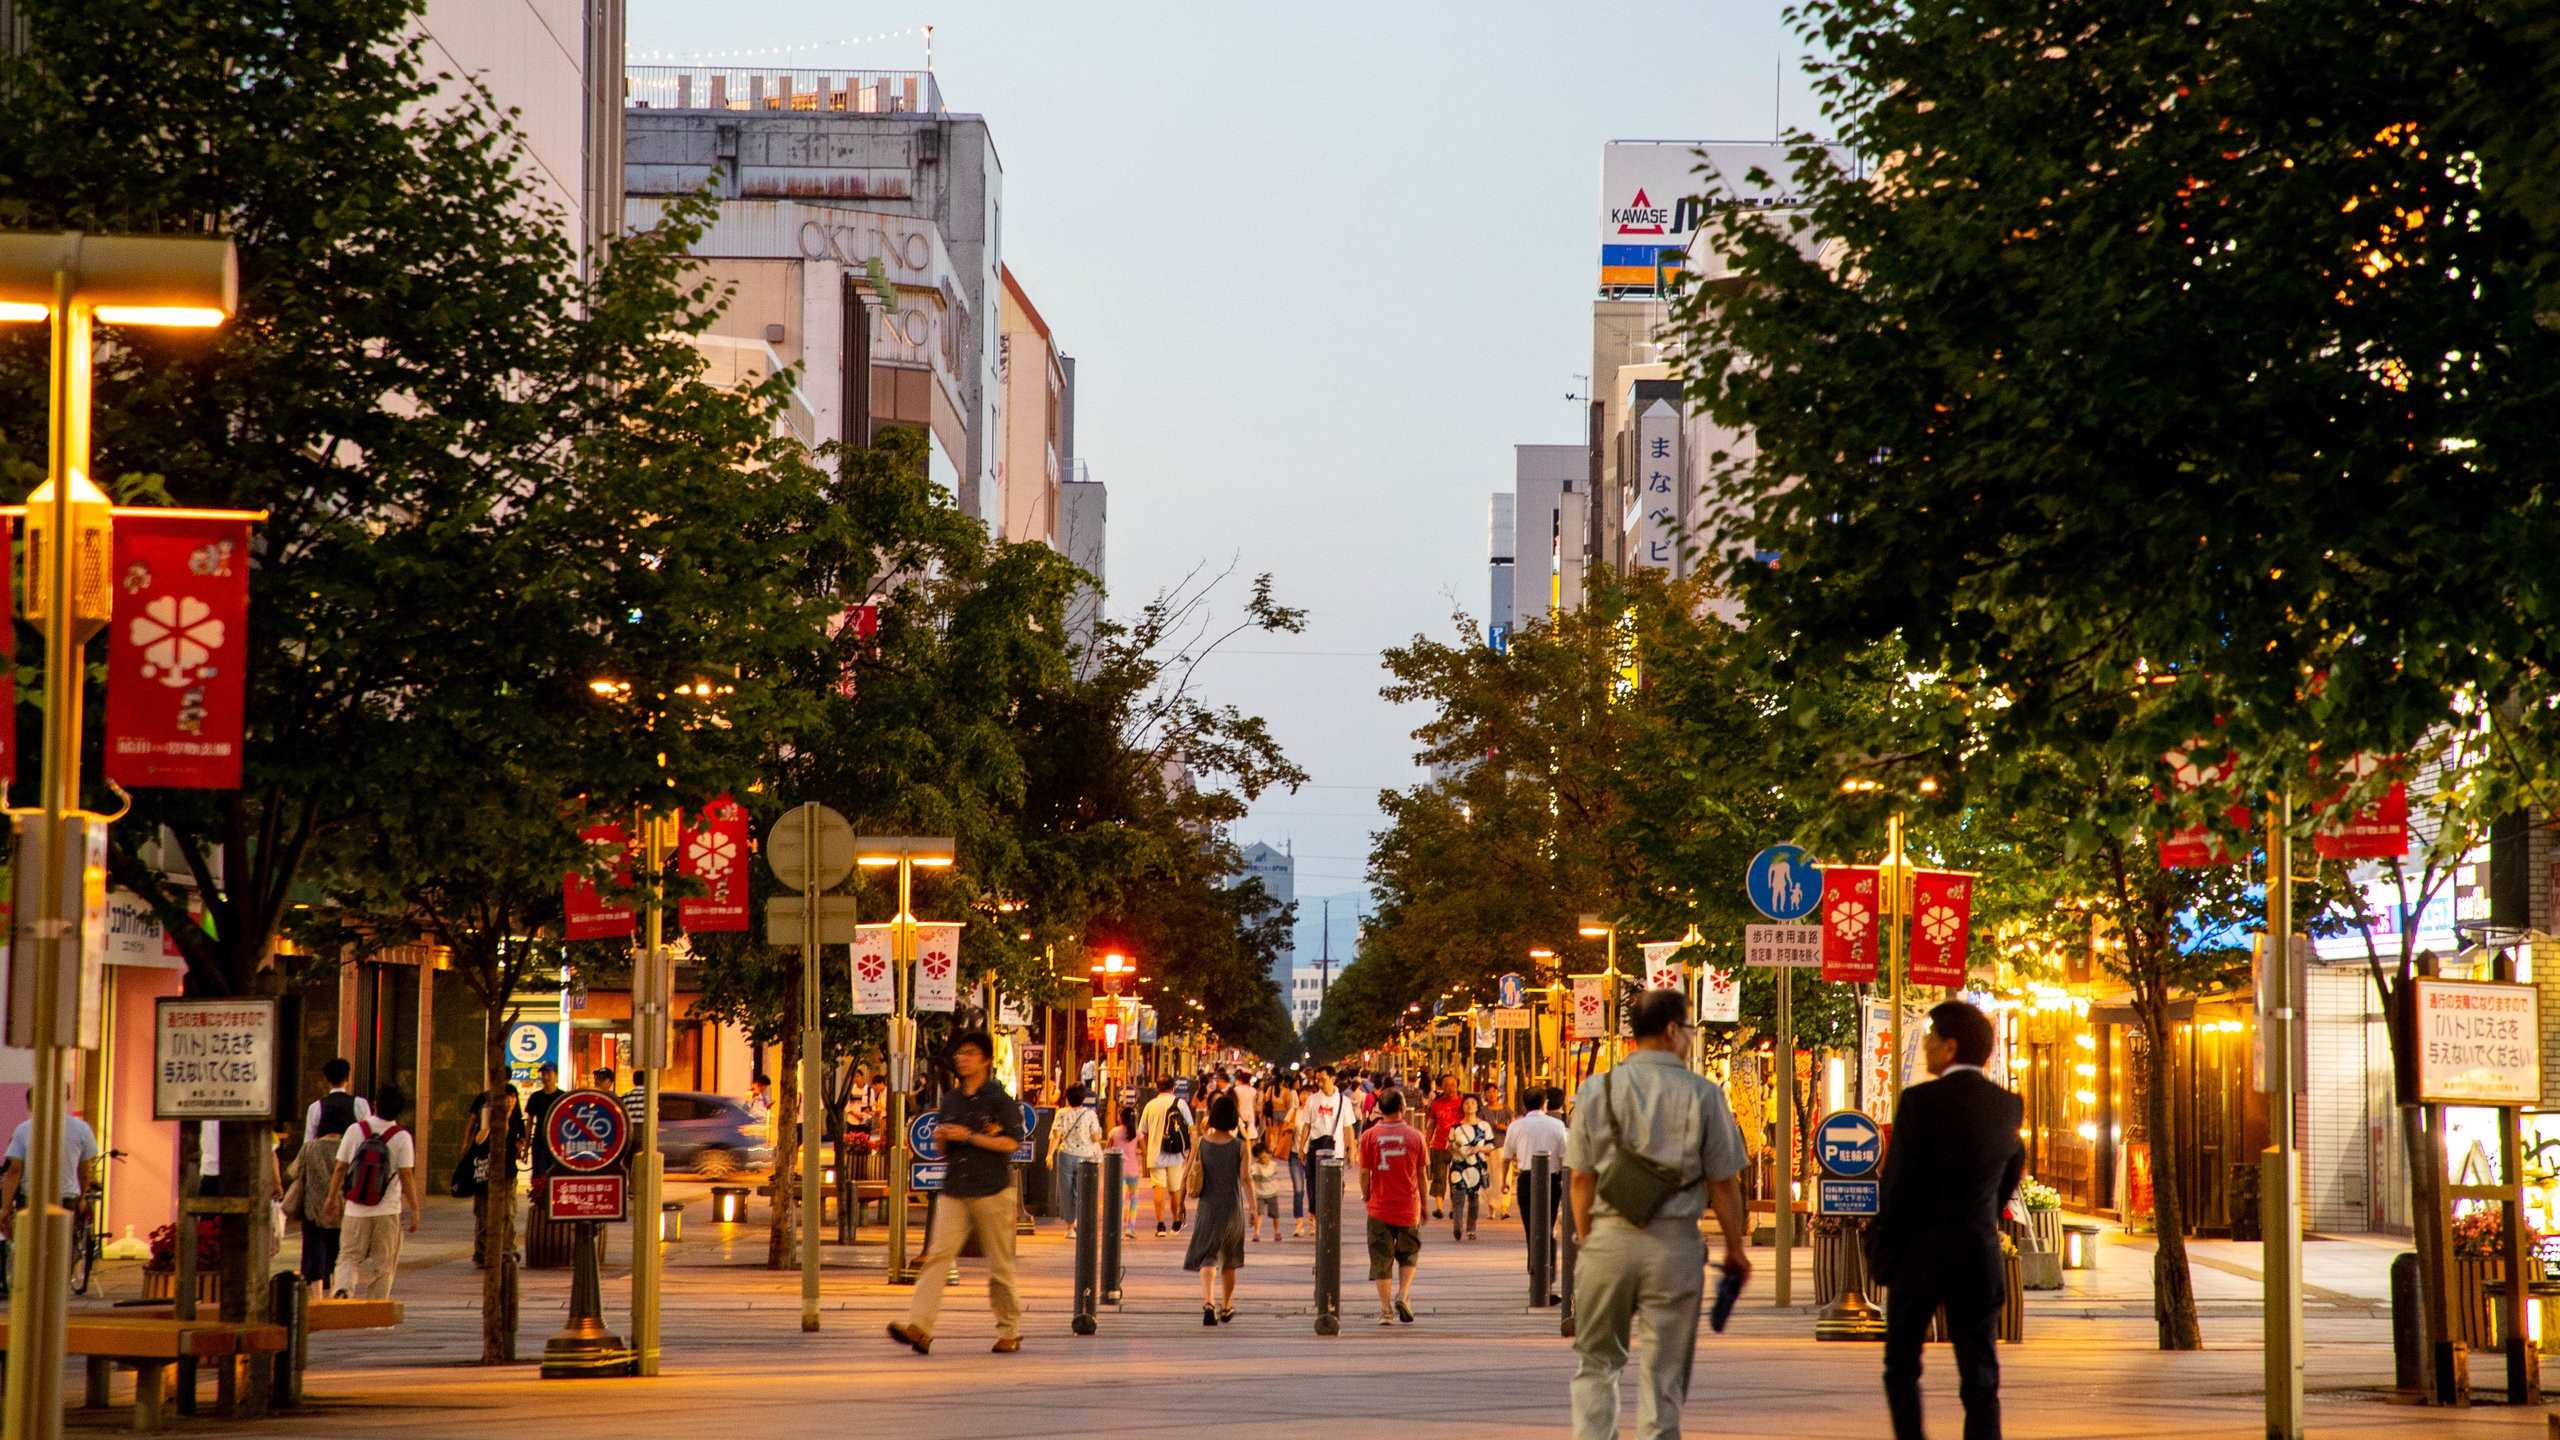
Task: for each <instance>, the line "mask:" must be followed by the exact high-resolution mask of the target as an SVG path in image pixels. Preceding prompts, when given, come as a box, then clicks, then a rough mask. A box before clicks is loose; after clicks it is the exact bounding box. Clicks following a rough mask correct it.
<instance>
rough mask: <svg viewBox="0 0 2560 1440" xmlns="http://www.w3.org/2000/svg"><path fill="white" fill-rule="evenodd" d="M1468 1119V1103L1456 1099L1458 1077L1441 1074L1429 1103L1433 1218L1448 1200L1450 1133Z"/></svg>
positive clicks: (1453, 1072) (1450, 1074)
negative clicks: (1435, 1091)
mask: <svg viewBox="0 0 2560 1440" xmlns="http://www.w3.org/2000/svg"><path fill="white" fill-rule="evenodd" d="M1465 1118H1467V1102H1466V1101H1465V1100H1463V1099H1461V1098H1460V1097H1459V1095H1458V1074H1457V1072H1456V1071H1454V1070H1448V1071H1443V1072H1441V1075H1440V1093H1439V1095H1438V1096H1436V1097H1435V1098H1434V1099H1433V1100H1432V1102H1431V1213H1432V1214H1433V1215H1434V1216H1435V1217H1436V1216H1438V1215H1439V1214H1440V1213H1441V1210H1440V1207H1441V1206H1442V1205H1444V1204H1446V1203H1448V1199H1449V1165H1450V1155H1449V1132H1450V1131H1452V1130H1455V1129H1456V1128H1458V1122H1459V1121H1461V1120H1464V1119H1465Z"/></svg>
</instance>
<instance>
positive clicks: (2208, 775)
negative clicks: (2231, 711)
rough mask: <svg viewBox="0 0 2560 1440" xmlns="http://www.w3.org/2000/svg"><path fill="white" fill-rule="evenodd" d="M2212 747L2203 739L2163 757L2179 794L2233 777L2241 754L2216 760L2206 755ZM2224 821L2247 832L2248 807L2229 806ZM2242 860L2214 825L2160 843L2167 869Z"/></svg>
mask: <svg viewBox="0 0 2560 1440" xmlns="http://www.w3.org/2000/svg"><path fill="white" fill-rule="evenodd" d="M2209 748H2210V747H2209V746H2208V745H2207V744H2206V742H2205V741H2204V740H2203V739H2202V738H2197V739H2194V740H2190V741H2188V742H2187V748H2185V749H2183V750H2172V751H2169V752H2168V753H2167V754H2165V755H2162V756H2161V757H2160V760H2161V763H2162V764H2165V765H2167V766H2168V767H2169V783H2170V784H2171V785H2174V786H2176V787H2177V789H2178V793H2179V794H2181V795H2191V794H2193V793H2195V792H2196V791H2198V790H2202V789H2205V788H2207V787H2208V786H2220V785H2221V784H2223V783H2224V782H2225V781H2227V780H2229V779H2230V778H2231V771H2232V767H2233V766H2235V765H2237V764H2238V763H2239V760H2240V756H2239V755H2238V753H2237V752H2235V751H2232V750H2229V749H2226V750H2224V751H2223V752H2222V758H2221V759H2220V760H2215V759H2212V758H2211V757H2210V756H2208V755H2207V754H2206V753H2205V752H2206V751H2207V750H2208V749H2209ZM2222 818H2223V819H2224V821H2226V822H2228V823H2229V825H2230V826H2231V828H2232V829H2234V830H2237V831H2240V832H2241V833H2242V834H2247V833H2248V830H2249V807H2248V806H2246V805H2243V804H2236V803H2235V804H2231V805H2226V806H2224V807H2223V810H2222ZM2242 858H2243V857H2242V856H2240V855H2235V854H2233V853H2232V852H2231V842H2230V840H2229V838H2228V837H2226V836H2225V835H2223V834H2222V833H2221V832H2220V831H2218V830H2216V829H2214V828H2213V827H2212V826H2211V825H2189V826H2186V827H2184V828H2183V829H2178V830H2173V831H2171V832H2169V834H2168V836H2167V838H2165V839H2163V840H2162V841H2161V842H2160V867H2161V868H2162V869H2164V870H2188V869H2195V868H2198V867H2201V866H2205V865H2229V864H2231V863H2233V862H2235V861H2237V860H2240V859H2242Z"/></svg>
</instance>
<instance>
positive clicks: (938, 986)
mask: <svg viewBox="0 0 2560 1440" xmlns="http://www.w3.org/2000/svg"><path fill="white" fill-rule="evenodd" d="M915 935H916V1009H917V1010H919V1011H924V1010H940V1011H944V1012H946V1013H947V1012H949V1011H952V1010H957V1009H959V1008H960V927H959V926H957V925H942V924H933V925H918V926H916V927H915Z"/></svg>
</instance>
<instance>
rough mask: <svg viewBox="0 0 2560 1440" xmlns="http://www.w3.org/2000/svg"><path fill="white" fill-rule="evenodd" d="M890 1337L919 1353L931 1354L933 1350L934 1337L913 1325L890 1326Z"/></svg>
mask: <svg viewBox="0 0 2560 1440" xmlns="http://www.w3.org/2000/svg"><path fill="white" fill-rule="evenodd" d="M889 1338H890V1339H892V1340H895V1341H897V1342H898V1343H899V1344H901V1345H904V1346H906V1347H907V1348H909V1349H911V1350H913V1351H915V1352H916V1353H917V1354H919V1355H924V1354H929V1353H930V1352H931V1351H932V1350H933V1337H932V1336H930V1335H927V1334H926V1333H924V1332H923V1331H921V1330H919V1329H917V1328H916V1327H914V1326H913V1325H892V1326H890V1327H889Z"/></svg>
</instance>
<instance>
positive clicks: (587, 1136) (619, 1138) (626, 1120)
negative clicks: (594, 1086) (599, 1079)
mask: <svg viewBox="0 0 2560 1440" xmlns="http://www.w3.org/2000/svg"><path fill="white" fill-rule="evenodd" d="M542 1132H543V1138H544V1139H545V1140H546V1141H548V1142H549V1143H550V1146H551V1158H552V1159H553V1160H554V1161H555V1162H556V1163H557V1164H558V1165H559V1166H560V1168H561V1169H563V1170H581V1171H585V1170H606V1169H610V1168H612V1166H613V1164H614V1162H616V1161H618V1160H620V1159H621V1158H622V1152H623V1151H624V1150H625V1149H627V1148H629V1146H630V1144H631V1119H630V1117H629V1116H627V1115H625V1114H624V1113H623V1111H622V1101H621V1100H619V1099H617V1098H615V1097H614V1096H612V1095H608V1094H606V1093H605V1092H604V1091H602V1090H572V1091H570V1092H569V1093H568V1094H566V1095H563V1096H561V1097H560V1098H559V1099H558V1100H557V1101H555V1102H553V1104H552V1106H551V1113H550V1114H549V1115H547V1116H545V1117H543V1121H542Z"/></svg>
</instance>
